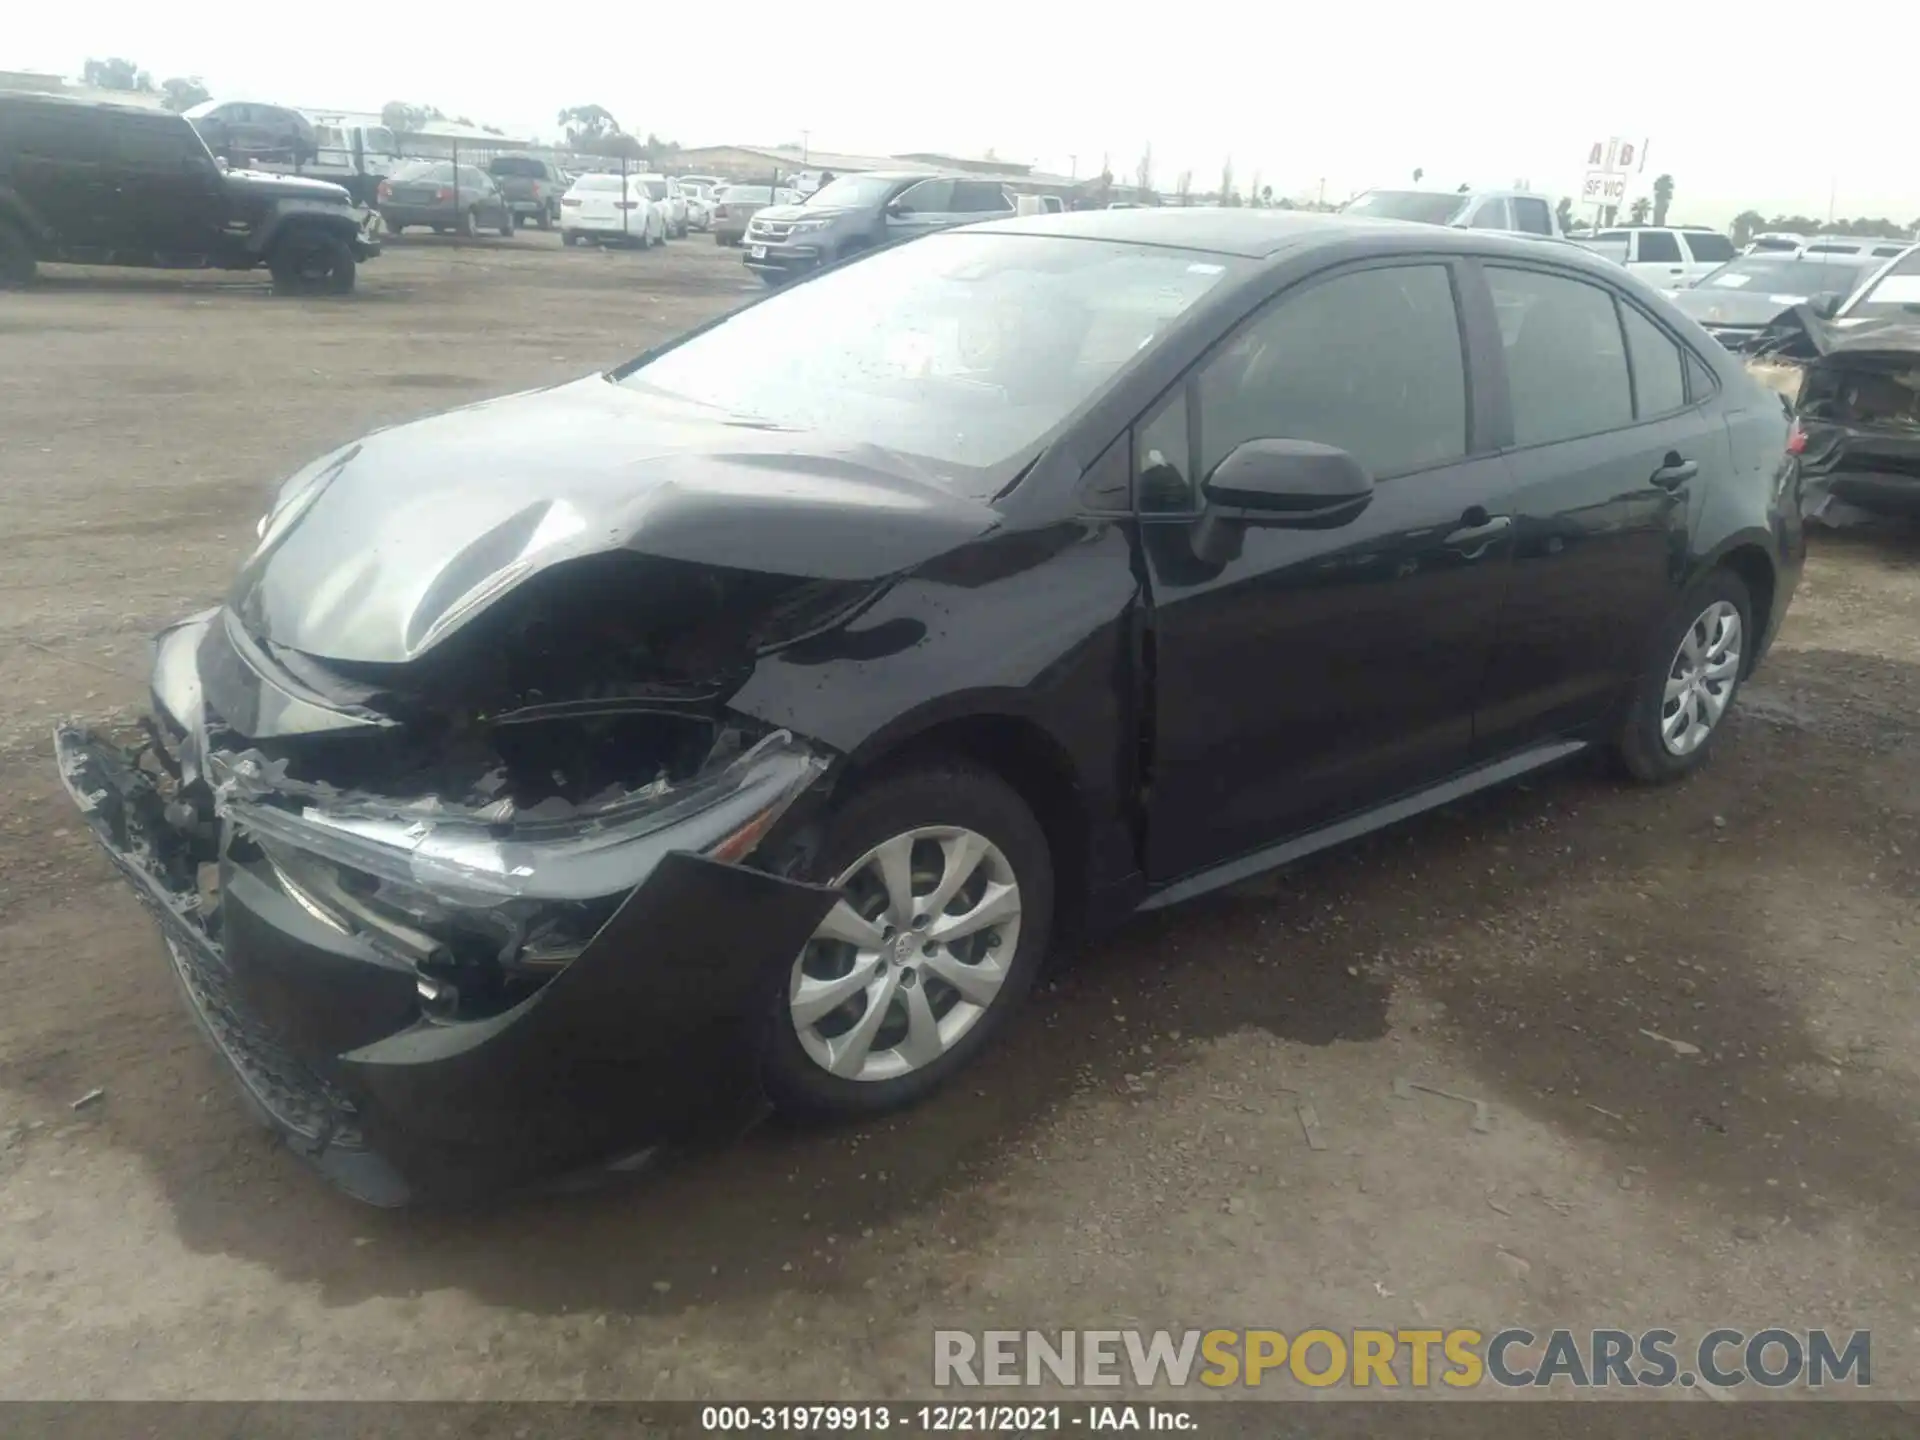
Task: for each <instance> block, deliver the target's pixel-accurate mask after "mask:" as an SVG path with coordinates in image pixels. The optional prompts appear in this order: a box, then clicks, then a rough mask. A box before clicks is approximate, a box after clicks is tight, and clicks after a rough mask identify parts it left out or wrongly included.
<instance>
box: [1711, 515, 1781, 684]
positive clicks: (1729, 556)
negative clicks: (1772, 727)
mask: <svg viewBox="0 0 1920 1440" xmlns="http://www.w3.org/2000/svg"><path fill="white" fill-rule="evenodd" d="M1771 538H1772V537H1771V536H1769V535H1767V534H1766V533H1765V532H1755V533H1744V534H1739V535H1733V536H1730V537H1729V538H1728V539H1727V540H1725V541H1724V542H1722V543H1721V544H1720V545H1719V546H1718V547H1717V548H1716V549H1714V550H1713V551H1712V552H1711V553H1710V554H1708V555H1707V556H1705V557H1704V558H1703V559H1702V560H1701V561H1700V563H1699V564H1698V565H1697V566H1695V568H1694V573H1693V575H1692V576H1691V577H1690V580H1698V579H1699V578H1700V577H1701V576H1702V575H1706V574H1709V573H1710V572H1712V571H1715V570H1727V571H1730V572H1732V573H1733V574H1735V575H1738V576H1739V577H1740V579H1741V581H1742V583H1744V584H1745V585H1746V587H1747V593H1748V595H1749V596H1751V597H1752V600H1753V614H1752V615H1751V616H1750V617H1748V618H1749V619H1751V620H1752V622H1753V628H1754V632H1755V633H1754V643H1753V644H1751V645H1749V646H1748V647H1747V657H1746V661H1745V664H1744V666H1743V667H1742V671H1741V673H1742V675H1743V676H1745V675H1751V674H1752V673H1753V668H1754V666H1755V665H1757V664H1758V663H1759V660H1760V657H1761V656H1762V655H1764V654H1765V653H1766V651H1767V649H1768V648H1769V647H1770V646H1771V645H1772V644H1773V639H1774V636H1773V627H1774V610H1773V607H1774V600H1775V598H1776V597H1777V595H1778V594H1779V588H1780V574H1779V566H1778V565H1777V564H1776V563H1775V561H1774V558H1773V554H1772V551H1771V549H1770V546H1769V541H1770V540H1771Z"/></svg>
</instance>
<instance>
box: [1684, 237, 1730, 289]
mask: <svg viewBox="0 0 1920 1440" xmlns="http://www.w3.org/2000/svg"><path fill="white" fill-rule="evenodd" d="M1680 239H1681V240H1682V242H1683V243H1684V244H1685V245H1686V247H1687V262H1686V277H1685V278H1686V282H1687V284H1689V285H1693V284H1697V283H1698V282H1699V281H1701V280H1704V279H1706V278H1707V276H1709V275H1711V274H1712V273H1713V272H1714V271H1716V270H1718V269H1719V268H1720V267H1721V266H1722V265H1724V264H1726V263H1727V261H1729V260H1731V259H1733V257H1734V248H1733V241H1731V240H1729V239H1728V238H1727V237H1726V236H1725V235H1722V234H1721V233H1720V232H1719V231H1717V230H1683V231H1681V232H1680Z"/></svg>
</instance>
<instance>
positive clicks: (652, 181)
mask: <svg viewBox="0 0 1920 1440" xmlns="http://www.w3.org/2000/svg"><path fill="white" fill-rule="evenodd" d="M639 180H640V183H641V184H642V185H643V186H645V187H646V191H647V198H648V199H650V200H652V201H653V203H654V204H656V205H658V206H659V207H660V218H661V221H662V222H663V228H664V230H665V233H666V234H667V235H668V236H670V237H671V238H672V239H675V240H684V239H686V238H687V197H686V196H685V195H684V194H682V193H681V190H680V182H679V181H678V180H673V179H670V178H668V177H667V176H665V175H642V176H640V177H639Z"/></svg>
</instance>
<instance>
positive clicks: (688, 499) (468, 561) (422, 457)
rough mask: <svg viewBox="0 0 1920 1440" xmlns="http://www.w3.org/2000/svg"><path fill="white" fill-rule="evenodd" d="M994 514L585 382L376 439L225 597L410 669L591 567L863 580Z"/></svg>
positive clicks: (258, 632) (316, 477)
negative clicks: (602, 561) (546, 578)
mask: <svg viewBox="0 0 1920 1440" xmlns="http://www.w3.org/2000/svg"><path fill="white" fill-rule="evenodd" d="M998 519H999V516H998V512H996V511H995V510H994V509H993V508H992V507H991V506H989V505H987V504H985V503H983V502H981V501H979V500H975V499H970V498H967V497H964V496H961V495H958V494H956V493H954V492H953V491H951V490H949V489H947V488H945V487H943V486H942V485H941V484H940V483H939V482H938V479H937V478H936V476H935V475H934V473H933V472H931V471H928V470H923V469H921V468H919V467H918V466H916V464H915V463H914V462H913V461H912V460H910V459H908V458H906V457H903V456H900V455H898V454H895V453H894V452H891V451H887V450H882V449H879V448H877V447H874V446H870V445H859V444H852V443H848V442H841V441H833V440H830V439H828V438H827V437H823V436H820V435H817V434H811V433H802V432H793V431H782V430H775V429H770V428H767V427H764V426H758V425H751V424H745V423H727V422H726V421H725V420H724V419H716V418H714V417H713V415H712V413H711V412H707V411H703V410H698V409H695V408H693V407H691V406H687V405H683V404H680V403H678V402H674V401H672V400H670V399H666V398H664V397H659V396H655V395H649V394H647V393H646V392H644V391H640V390H637V389H633V388H630V387H627V386H623V385H618V384H614V383H612V382H610V381H608V380H607V379H605V378H604V377H602V376H599V375H595V376H591V377H589V378H587V379H585V380H579V381H574V382H571V383H569V384H566V385H561V386H557V387H554V388H552V389H548V390H536V391H529V392H526V393H523V394H519V395H510V396H506V397H504V398H502V399H499V400H490V401H485V402H483V403H481V404H478V405H471V406H468V407H466V408H464V409H460V410H454V411H449V412H448V413H446V414H444V415H437V416H433V417H431V418H429V419H426V420H419V421H415V422H413V423H412V424H407V425H401V426H397V427H395V428H393V429H390V430H384V431H378V432H376V433H375V434H373V435H370V436H368V437H367V438H366V439H364V440H362V441H359V442H358V443H357V444H355V445H352V446H349V447H347V448H346V449H344V450H342V451H338V452H336V453H335V454H333V455H330V456H327V457H325V458H324V459H322V460H321V461H319V462H316V464H315V465H313V466H309V467H308V468H307V469H306V470H304V471H302V472H300V474H298V475H296V476H295V477H294V478H293V479H292V480H290V481H289V482H288V483H287V485H286V487H285V488H284V489H283V490H282V492H281V498H280V501H279V502H278V503H277V505H276V509H275V511H274V513H273V515H272V516H270V517H269V520H268V521H267V522H266V523H265V526H264V535H263V539H262V542H261V545H260V548H259V549H258V550H256V551H255V552H254V555H253V556H252V558H251V559H249V560H248V561H247V563H246V565H245V567H244V568H243V569H242V570H241V572H240V576H239V578H238V580H237V581H236V582H235V584H234V588H233V590H232V592H231V593H230V595H229V596H228V603H229V605H231V606H232V608H233V610H234V611H235V613H236V614H237V615H238V617H239V619H240V620H241V622H242V624H243V625H244V626H245V627H246V629H247V631H248V632H249V633H250V634H252V635H254V636H256V637H258V638H260V639H263V640H267V641H270V642H272V643H273V644H275V645H279V646H285V647H287V648H290V649H293V650H298V651H302V652H304V653H306V654H309V655H315V656H320V657H323V658H327V659H334V660H345V661H370V662H376V663H405V662H407V661H411V660H413V659H414V658H416V657H417V656H419V655H421V654H423V653H425V652H426V651H427V650H429V649H431V648H433V647H434V646H435V645H437V644H439V643H440V642H441V641H442V640H444V639H445V638H446V637H447V636H448V635H450V634H452V633H453V632H454V631H456V630H457V629H459V628H460V627H461V626H463V625H465V624H466V623H467V622H468V621H470V620H471V619H472V618H473V617H474V616H475V615H478V614H479V613H481V612H482V611H483V610H485V609H486V608H487V607H488V606H489V605H491V604H492V603H493V602H494V601H496V600H497V599H499V597H500V596H502V595H504V594H506V593H508V592H509V591H510V590H512V589H514V588H515V587H517V586H518V585H520V584H522V583H523V582H524V581H525V580H526V579H527V578H528V577H529V576H531V575H534V574H537V573H539V572H541V571H543V570H547V569H550V568H551V567H553V566H555V565H559V564H562V563H564V562H566V561H568V560H573V559H577V558H579V557H582V556H585V555H592V554H599V553H603V552H607V551H612V550H619V549H628V550H632V551H634V552H636V553H640V554H644V555H649V556H654V557H658V558H662V559H671V560H679V561H686V562H690V563H693V564H707V565H714V566H717V567H724V568H730V569H740V570H751V571H758V572H761V573H764V574H770V575H792V576H800V577H806V578H810V579H821V580H848V581H859V580H869V579H881V578H883V577H885V576H887V575H891V574H895V573H897V572H899V571H902V570H906V569H909V568H911V567H913V566H915V565H918V564H921V563H923V562H925V561H927V560H930V559H932V558H934V557H935V556H937V555H941V554H944V553H945V552H947V551H948V550H951V549H953V548H954V547H956V546H958V545H961V544H964V543H966V542H967V541H968V540H971V539H974V538H976V537H977V536H979V535H982V534H984V533H986V532H987V531H988V530H990V529H992V528H993V527H994V526H995V524H997V523H998Z"/></svg>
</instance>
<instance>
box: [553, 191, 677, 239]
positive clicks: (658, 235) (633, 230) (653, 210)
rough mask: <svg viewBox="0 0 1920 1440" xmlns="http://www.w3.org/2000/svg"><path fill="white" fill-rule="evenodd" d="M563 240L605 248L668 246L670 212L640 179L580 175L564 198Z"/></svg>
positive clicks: (562, 202) (561, 203) (561, 219)
mask: <svg viewBox="0 0 1920 1440" xmlns="http://www.w3.org/2000/svg"><path fill="white" fill-rule="evenodd" d="M560 239H561V242H562V243H563V244H567V245H574V244H578V243H579V242H581V241H583V240H597V241H600V242H601V243H603V244H621V245H638V246H639V247H640V248H641V249H642V250H645V249H646V248H647V247H648V246H650V245H664V244H665V243H666V240H667V227H666V210H665V207H664V206H662V205H661V204H660V203H659V202H657V201H656V200H654V198H653V196H652V195H650V194H649V193H648V192H647V187H646V185H645V183H644V182H643V180H642V178H641V177H640V176H638V175H616V174H605V173H597V174H592V175H579V176H576V177H575V178H574V182H573V184H571V185H570V186H568V187H567V193H566V194H565V195H562V196H561V197H560Z"/></svg>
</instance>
